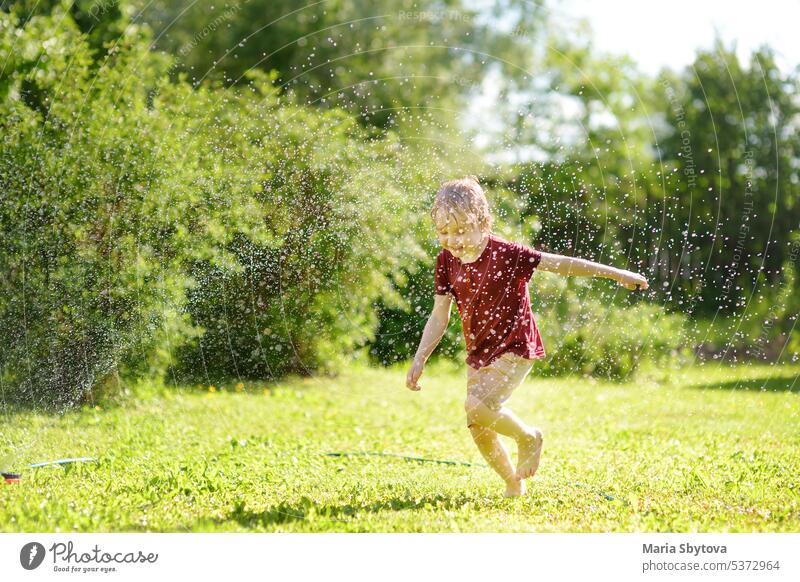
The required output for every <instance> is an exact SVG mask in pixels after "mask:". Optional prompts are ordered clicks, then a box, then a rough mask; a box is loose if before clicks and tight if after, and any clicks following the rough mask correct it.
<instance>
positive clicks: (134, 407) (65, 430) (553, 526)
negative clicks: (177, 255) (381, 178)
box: [0, 364, 800, 532]
mask: <svg viewBox="0 0 800 582" xmlns="http://www.w3.org/2000/svg"><path fill="white" fill-rule="evenodd" d="M535 373H536V372H535V368H534V372H533V375H532V377H530V378H529V379H528V380H527V381H526V383H525V384H524V385H523V386H522V387H521V388H520V389H519V390H518V391H517V392H516V393H515V395H514V398H513V400H512V403H513V406H512V408H513V409H514V410H515V411H516V412H517V413H518V414H520V415H521V416H522V417H523V418H524V419H526V420H529V421H530V422H532V423H533V424H536V425H538V426H540V427H541V428H542V429H543V430H544V434H545V449H544V454H543V458H542V464H541V467H540V470H539V473H538V474H537V475H536V477H535V478H534V479H533V481H530V482H529V492H528V494H527V495H526V496H525V497H524V498H519V499H514V500H507V499H504V498H503V497H502V492H503V486H502V483H501V482H500V481H499V480H498V478H497V477H496V476H495V475H494V474H493V473H492V472H491V471H490V470H489V469H488V468H487V467H486V466H485V465H484V464H483V462H482V459H481V457H480V455H479V453H478V452H477V449H475V447H474V445H473V444H472V442H471V438H470V435H469V432H468V431H467V429H466V426H465V422H464V419H463V408H462V402H463V395H464V390H465V388H464V375H465V372H464V370H463V369H462V368H457V367H454V366H452V365H445V364H441V365H438V366H433V367H430V368H429V369H428V370H426V373H425V375H424V376H423V379H422V382H421V384H422V386H423V391H422V392H420V393H413V392H410V391H408V390H407V389H406V388H405V387H404V378H405V373H404V370H402V369H400V368H397V369H388V370H386V369H367V368H356V367H354V368H353V369H351V370H350V371H348V372H347V373H345V374H343V375H341V376H339V377H337V378H306V379H300V378H295V379H289V380H286V381H281V382H277V383H269V384H256V383H245V384H244V385H243V386H242V385H240V386H239V387H238V389H237V387H236V385H235V384H234V385H231V386H226V387H224V388H220V387H216V388H215V391H213V392H211V391H210V390H209V387H208V386H203V387H197V386H193V387H187V388H185V389H183V390H175V389H168V390H155V389H154V390H152V391H151V392H150V394H149V395H144V396H142V397H140V399H131V400H130V402H128V403H127V404H125V405H124V406H118V407H111V408H109V409H105V408H102V409H96V408H88V407H86V408H83V409H80V410H75V411H71V412H68V413H66V414H64V415H45V414H37V413H30V412H24V413H10V412H8V411H6V412H5V414H4V416H3V425H2V441H1V442H0V447H2V448H1V449H0V455H7V454H10V459H11V466H10V467H6V469H9V468H10V469H16V470H18V471H21V472H22V473H23V478H22V482H21V483H20V484H18V485H5V486H2V487H1V488H0V495H2V502H1V503H0V524H1V525H0V527H1V528H2V530H4V531H43V532H53V531H60V532H70V531H77V532H100V531H103V532H105V531H272V532H275V531H284V532H296V531H312V532H320V531H326V532H327V531H354V532H359V531H370V532H422V531H426V532H433V531H448V532H451V531H465V532H475V531H488V532H495V531H509V532H523V531H541V532H553V531H564V532H588V531H592V532H604V531H617V532H629V531H661V532H667V531H674V532H691V531H714V532H724V531H759V532H760V531H783V532H797V531H800V380H798V378H797V376H798V374H800V367H798V366H794V367H769V366H745V367H740V368H728V367H720V366H708V365H707V366H704V367H693V368H688V369H685V370H664V371H660V372H651V373H649V374H642V375H641V376H640V379H639V380H638V381H636V382H631V383H626V384H614V383H609V382H600V381H593V380H587V379H581V378H560V379H538V378H536V377H535ZM329 453H383V454H389V455H408V456H413V457H420V458H424V459H430V460H431V461H415V460H406V459H403V458H399V457H394V456H379V455H351V456H329V455H328V454H329ZM81 456H93V457H97V458H98V462H97V463H81V464H75V465H68V466H63V467H59V466H53V467H46V468H40V469H26V468H25V467H26V465H27V464H28V463H34V462H39V461H44V460H51V459H59V458H64V457H81ZM432 460H439V461H455V462H457V463H458V464H446V463H436V462H432Z"/></svg>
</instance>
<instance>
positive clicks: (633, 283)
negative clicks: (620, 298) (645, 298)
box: [615, 271, 648, 289]
mask: <svg viewBox="0 0 800 582" xmlns="http://www.w3.org/2000/svg"><path fill="white" fill-rule="evenodd" d="M615 279H616V280H617V283H619V284H620V285H622V286H623V287H625V288H626V289H647V287H648V285H647V279H645V278H644V277H642V276H641V275H640V274H639V273H633V272H631V271H620V272H619V275H617V277H615Z"/></svg>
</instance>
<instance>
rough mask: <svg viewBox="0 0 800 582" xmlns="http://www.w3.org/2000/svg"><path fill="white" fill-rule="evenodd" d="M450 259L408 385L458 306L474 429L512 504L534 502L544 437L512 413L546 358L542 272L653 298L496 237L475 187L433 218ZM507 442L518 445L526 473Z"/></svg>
mask: <svg viewBox="0 0 800 582" xmlns="http://www.w3.org/2000/svg"><path fill="white" fill-rule="evenodd" d="M431 217H432V218H433V222H434V224H435V225H436V230H437V232H438V236H439V243H440V244H441V245H442V250H441V252H440V253H439V255H438V257H437V258H436V272H435V285H436V295H435V297H434V304H433V311H432V312H431V315H430V318H429V319H428V322H427V324H426V325H425V331H424V332H423V334H422V339H421V340H420V343H419V348H418V349H417V353H416V356H415V357H414V362H413V364H412V365H411V369H410V370H409V371H408V376H407V377H406V385H407V386H408V388H410V389H411V390H420V388H421V387H420V385H419V384H418V381H419V378H420V376H421V375H422V370H423V368H424V366H425V362H427V360H428V358H429V357H430V355H431V353H432V352H433V350H434V349H435V348H436V346H437V344H438V343H439V340H440V339H441V338H442V335H443V334H444V332H445V330H446V329H447V323H448V321H449V320H450V307H451V305H452V300H453V299H455V300H456V305H457V306H458V311H459V314H460V315H461V322H462V325H463V329H464V340H465V342H466V348H467V359H466V362H467V364H468V366H467V399H466V401H465V404H464V408H465V410H466V413H467V427H468V428H469V430H470V432H471V433H472V438H473V440H474V441H475V444H476V445H477V446H478V449H479V450H480V452H481V454H482V455H483V457H484V458H485V459H486V462H487V463H489V466H490V467H491V468H492V469H494V470H495V472H497V474H498V475H500V477H501V478H502V479H503V481H505V483H506V492H505V495H506V496H507V497H515V496H518V495H522V494H523V493H525V479H527V478H529V477H533V475H534V474H535V473H536V470H537V468H538V466H539V458H540V457H541V454H542V444H543V438H542V431H540V430H539V429H537V428H534V427H531V426H529V425H527V424H525V423H524V422H523V421H522V420H520V418H519V417H517V416H516V415H515V414H514V413H513V412H512V411H511V410H510V409H508V408H507V407H506V406H504V404H505V403H506V402H507V401H508V399H509V397H510V396H511V393H512V392H513V391H514V389H516V388H517V387H518V386H519V385H520V384H521V383H522V381H523V380H524V379H525V377H526V376H527V375H528V372H530V370H531V368H532V366H533V360H534V359H538V358H543V357H544V355H545V352H544V346H543V345H542V338H541V337H540V336H539V330H538V329H537V327H536V321H535V319H534V317H533V312H532V311H531V302H530V297H529V296H528V281H529V280H530V278H531V275H532V274H533V271H534V269H537V268H538V269H539V270H542V271H550V272H552V273H558V274H559V275H577V276H595V277H606V278H609V279H613V280H615V281H617V282H618V283H619V284H620V285H623V286H625V287H626V288H628V289H636V288H637V287H641V288H642V289H647V280H646V279H645V278H644V277H642V276H641V275H639V274H637V273H633V272H631V271H624V270H621V269H616V268H614V267H609V266H606V265H601V264H599V263H593V262H591V261H586V260H583V259H578V258H573V257H567V256H563V255H556V254H551V253H543V252H540V251H537V250H535V249H532V248H530V247H528V246H525V245H523V244H518V243H515V242H511V241H507V240H503V239H502V238H500V237H498V236H495V235H494V234H492V215H491V213H490V212H489V204H488V202H487V200H486V196H485V194H484V192H483V189H482V188H481V185H480V184H479V182H478V179H477V178H475V177H472V176H470V177H467V178H463V179H461V180H452V181H450V182H446V183H445V184H443V185H442V187H441V188H440V190H439V192H438V193H437V194H436V200H435V201H434V203H433V208H432V209H431ZM498 435H505V436H508V437H511V438H512V439H514V440H515V441H516V443H517V453H518V455H517V467H516V469H515V468H514V466H513V465H512V464H511V458H510V457H509V454H508V451H507V450H506V448H505V446H504V445H503V443H502V442H501V441H500V439H499V438H498Z"/></svg>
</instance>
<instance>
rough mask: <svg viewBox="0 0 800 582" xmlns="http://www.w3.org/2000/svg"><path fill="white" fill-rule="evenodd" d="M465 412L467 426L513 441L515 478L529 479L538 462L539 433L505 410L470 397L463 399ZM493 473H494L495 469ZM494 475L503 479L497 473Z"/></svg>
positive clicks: (540, 450)
mask: <svg viewBox="0 0 800 582" xmlns="http://www.w3.org/2000/svg"><path fill="white" fill-rule="evenodd" d="M465 409H466V411H467V422H468V423H470V425H472V426H474V425H478V426H480V427H483V428H486V429H488V430H490V431H494V432H498V433H500V434H502V435H506V436H509V437H511V438H513V439H514V440H515V441H517V446H518V447H519V455H518V463H517V471H516V477H517V479H520V480H522V479H527V478H529V477H533V475H534V474H535V473H536V470H537V469H538V468H539V459H540V458H541V455H542V443H543V437H542V431H540V430H539V429H536V428H532V427H529V426H528V425H526V424H525V423H524V422H522V420H520V419H519V417H518V416H517V415H516V414H514V413H513V412H512V411H511V410H509V409H508V408H501V409H500V410H492V409H491V408H489V407H488V406H486V404H484V403H483V402H482V401H481V400H479V399H478V398H476V397H474V396H468V397H467V401H466V403H465ZM472 426H470V430H472ZM473 435H474V433H473ZM476 443H477V440H476ZM479 448H480V447H479ZM481 452H482V451H481ZM495 470H496V471H497V469H495ZM497 472H498V474H500V476H501V477H503V474H502V473H500V471H497Z"/></svg>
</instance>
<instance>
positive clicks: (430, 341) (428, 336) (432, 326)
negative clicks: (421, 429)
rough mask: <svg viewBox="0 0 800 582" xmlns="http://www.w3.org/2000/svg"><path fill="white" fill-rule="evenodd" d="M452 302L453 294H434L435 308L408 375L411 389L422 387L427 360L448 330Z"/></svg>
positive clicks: (408, 383) (408, 384) (426, 325)
mask: <svg viewBox="0 0 800 582" xmlns="http://www.w3.org/2000/svg"><path fill="white" fill-rule="evenodd" d="M452 303H453V298H452V296H451V295H434V297H433V310H432V311H431V315H430V317H429V318H428V323H426V324H425V331H424V332H422V339H421V340H419V347H418V348H417V354H416V355H415V356H414V362H413V363H412V364H411V368H410V369H409V370H408V375H407V376H406V386H407V387H408V388H409V389H410V390H419V389H420V388H421V386H420V385H419V384H417V381H418V380H419V377H420V376H421V375H422V369H423V368H424V367H425V362H427V361H428V358H429V357H430V355H431V354H432V353H433V350H435V349H436V346H437V345H439V340H441V339H442V336H443V335H444V332H445V331H446V330H447V324H448V322H449V321H450V307H451V306H452Z"/></svg>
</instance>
